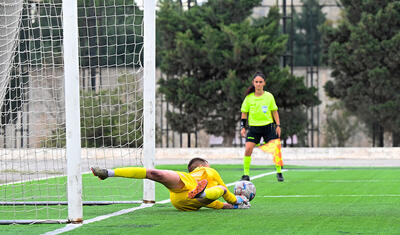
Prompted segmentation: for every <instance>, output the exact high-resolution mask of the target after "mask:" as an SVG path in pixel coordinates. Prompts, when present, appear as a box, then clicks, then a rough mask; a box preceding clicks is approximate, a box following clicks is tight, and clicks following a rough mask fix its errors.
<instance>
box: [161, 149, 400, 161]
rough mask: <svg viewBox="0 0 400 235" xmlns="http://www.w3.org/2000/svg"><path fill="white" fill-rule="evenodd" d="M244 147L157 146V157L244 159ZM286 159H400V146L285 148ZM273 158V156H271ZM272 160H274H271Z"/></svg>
mask: <svg viewBox="0 0 400 235" xmlns="http://www.w3.org/2000/svg"><path fill="white" fill-rule="evenodd" d="M243 153H244V148H157V149H156V159H158V160H166V159H171V160H174V159H186V160H189V159H192V158H194V157H201V158H206V159H210V160H223V159H226V161H227V162H226V163H229V161H231V160H241V159H243ZM282 156H283V159H284V160H313V159H314V160H331V159H399V160H400V148H283V149H282ZM252 157H253V159H265V158H268V157H271V155H269V154H267V153H264V152H262V151H261V150H259V149H255V150H254V152H253V155H252ZM271 159H272V157H271ZM271 162H272V161H271Z"/></svg>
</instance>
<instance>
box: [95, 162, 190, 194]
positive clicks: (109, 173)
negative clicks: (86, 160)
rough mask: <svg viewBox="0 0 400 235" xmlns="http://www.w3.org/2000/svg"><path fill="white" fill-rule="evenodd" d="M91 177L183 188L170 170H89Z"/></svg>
mask: <svg viewBox="0 0 400 235" xmlns="http://www.w3.org/2000/svg"><path fill="white" fill-rule="evenodd" d="M91 170H92V172H93V175H95V176H97V177H99V179H101V180H104V179H107V178H108V177H124V178H134V179H150V180H153V181H156V182H159V183H161V184H163V185H164V186H165V187H167V188H169V189H178V188H179V189H180V188H183V187H184V186H185V184H184V183H183V182H182V180H181V179H180V177H179V174H178V173H177V172H175V171H171V170H157V169H146V168H144V167H125V168H116V169H114V170H111V169H101V168H99V167H92V168H91Z"/></svg>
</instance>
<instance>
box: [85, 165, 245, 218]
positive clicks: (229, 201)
mask: <svg viewBox="0 0 400 235" xmlns="http://www.w3.org/2000/svg"><path fill="white" fill-rule="evenodd" d="M91 170H92V172H93V175H95V176H97V177H98V178H99V179H101V180H104V179H107V178H109V177H124V178H135V179H149V180H153V181H155V182H159V183H161V184H163V185H164V186H165V187H166V188H167V189H168V190H169V192H170V199H171V203H172V205H173V206H174V207H175V208H176V209H178V210H181V211H196V210H198V209H200V208H201V207H208V208H213V209H247V208H250V202H249V200H248V199H247V198H246V197H245V196H242V195H234V194H233V193H231V192H230V191H229V190H228V187H226V185H225V183H224V181H223V180H222V178H221V176H220V175H219V173H218V172H217V171H216V170H215V169H213V168H211V167H210V164H209V163H208V161H206V160H205V159H202V158H193V159H192V160H190V161H189V164H188V171H189V173H186V172H181V171H172V170H157V169H146V168H143V167H125V168H116V169H113V170H111V169H101V168H99V167H92V168H91ZM221 197H222V198H223V199H224V200H225V201H226V202H221V201H219V200H218V199H219V198H221Z"/></svg>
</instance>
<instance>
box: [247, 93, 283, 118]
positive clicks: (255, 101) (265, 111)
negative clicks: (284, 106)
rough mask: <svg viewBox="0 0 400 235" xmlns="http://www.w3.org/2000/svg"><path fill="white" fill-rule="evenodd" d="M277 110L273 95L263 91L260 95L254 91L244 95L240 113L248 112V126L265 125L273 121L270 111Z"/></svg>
mask: <svg viewBox="0 0 400 235" xmlns="http://www.w3.org/2000/svg"><path fill="white" fill-rule="evenodd" d="M274 110H278V106H276V103H275V98H274V96H273V95H272V94H271V93H269V92H267V91H264V94H263V95H261V96H258V97H257V96H255V95H254V92H253V93H250V94H248V95H247V96H246V98H245V99H244V101H243V103H242V108H241V111H242V113H248V115H247V118H248V121H249V126H265V125H268V124H270V123H273V122H274V119H273V117H272V113H271V111H274Z"/></svg>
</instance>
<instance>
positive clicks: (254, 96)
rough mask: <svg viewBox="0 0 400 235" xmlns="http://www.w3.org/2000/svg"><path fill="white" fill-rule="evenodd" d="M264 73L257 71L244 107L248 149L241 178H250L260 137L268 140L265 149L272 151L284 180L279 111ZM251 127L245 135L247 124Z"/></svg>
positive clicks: (243, 121)
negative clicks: (267, 89)
mask: <svg viewBox="0 0 400 235" xmlns="http://www.w3.org/2000/svg"><path fill="white" fill-rule="evenodd" d="M264 86H265V75H264V74H262V73H260V72H257V73H256V74H255V75H254V76H253V80H252V84H251V86H250V87H248V88H247V90H246V93H245V96H246V98H245V99H244V101H243V103H242V107H241V112H242V116H241V121H240V129H241V130H240V133H241V135H242V137H246V145H245V148H246V149H245V153H244V159H243V176H242V180H250V177H249V175H250V163H251V154H252V153H253V148H254V146H256V145H257V144H259V143H260V140H261V137H262V138H263V141H264V142H265V143H266V145H265V146H262V147H261V148H262V150H263V151H266V152H270V153H272V154H273V158H274V163H275V167H276V171H277V179H278V181H280V182H282V181H283V180H284V179H283V175H282V172H281V169H282V166H283V162H282V155H281V143H280V139H279V138H280V136H281V127H280V121H279V114H278V106H277V105H276V103H275V98H274V96H273V95H272V94H271V93H269V92H267V91H264ZM247 122H248V124H249V130H248V132H247V136H246V126H247Z"/></svg>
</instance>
